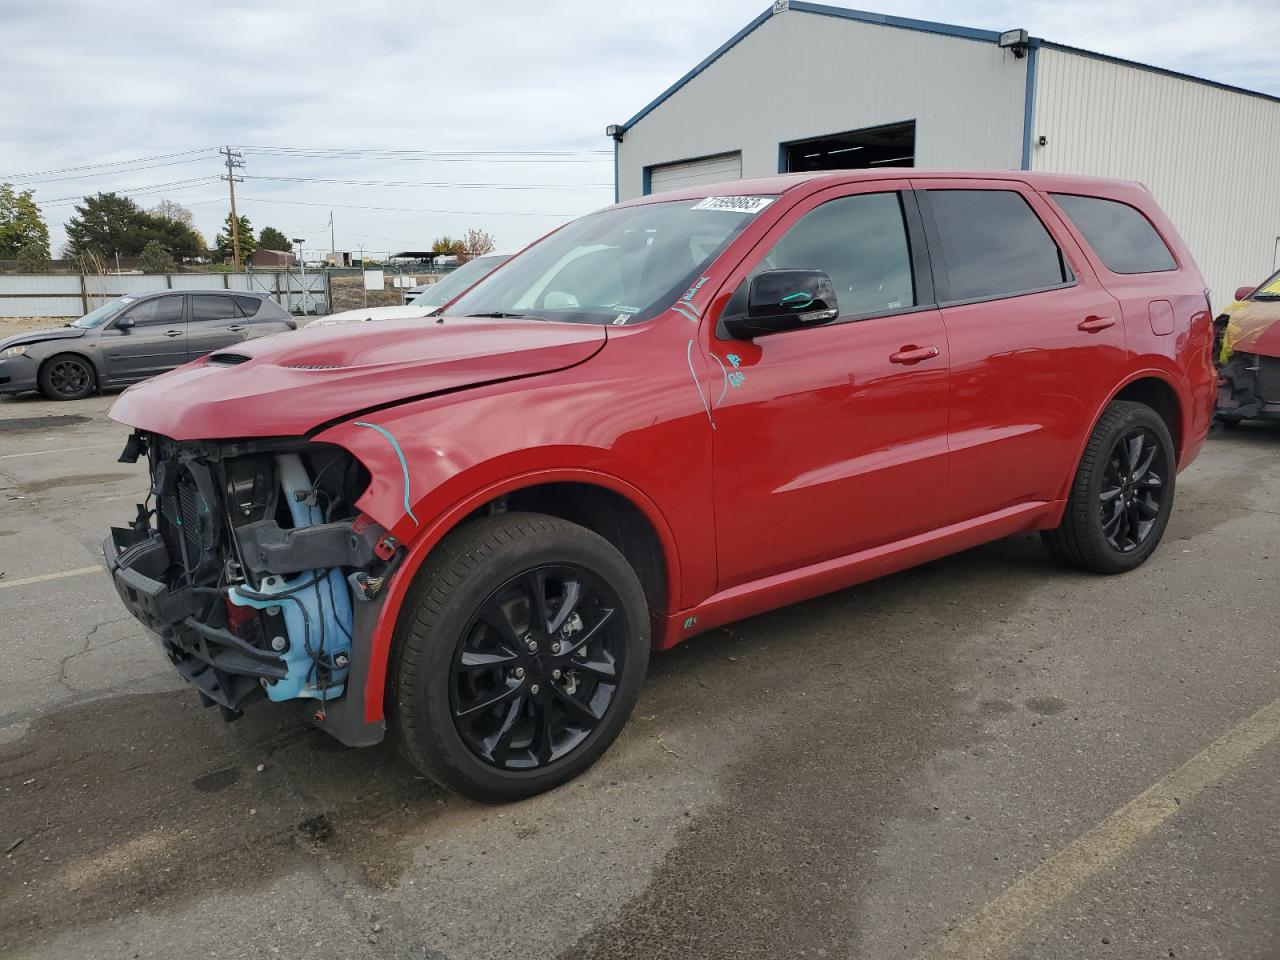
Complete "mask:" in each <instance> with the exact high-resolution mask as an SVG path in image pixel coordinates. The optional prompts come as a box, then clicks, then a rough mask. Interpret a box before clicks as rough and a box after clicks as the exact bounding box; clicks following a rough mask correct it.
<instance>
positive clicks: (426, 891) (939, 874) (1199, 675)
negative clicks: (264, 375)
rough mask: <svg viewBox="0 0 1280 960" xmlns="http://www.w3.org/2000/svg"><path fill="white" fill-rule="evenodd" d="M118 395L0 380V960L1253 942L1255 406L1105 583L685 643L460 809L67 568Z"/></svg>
mask: <svg viewBox="0 0 1280 960" xmlns="http://www.w3.org/2000/svg"><path fill="white" fill-rule="evenodd" d="M112 399H113V398H112V397H96V398H92V399H90V400H87V401H83V402H81V403H53V402H49V401H45V400H42V399H38V398H34V397H32V396H23V397H19V398H8V399H0V570H2V571H3V577H0V611H2V613H3V615H2V616H0V649H2V650H3V651H4V653H5V656H4V660H3V666H2V667H0V690H2V691H3V693H2V694H0V811H2V815H0V851H6V850H7V853H5V855H4V857H3V859H0V953H3V954H4V955H6V956H13V957H30V958H67V957H93V958H116V957H119V958H134V957H144V958H145V957H156V958H161V957H165V958H167V957H173V956H178V955H186V956H201V957H209V958H241V957H275V956H280V957H300V956H306V957H309V958H316V960H320V958H329V957H333V958H339V957H341V958H347V957H365V956H367V957H448V958H453V960H472V958H482V957H494V958H497V957H513V956H523V957H554V956H565V957H581V958H594V957H642V958H648V957H699V958H719V957H752V958H755V957H759V958H779V957H786V958H795V957H832V958H834V957H859V958H862V957H866V958H885V957H905V958H913V957H1010V958H1013V957H1017V958H1023V957H1025V958H1031V957H1034V958H1037V960H1056V958H1062V960H1066V958H1083V957H1090V958H1096V957H1115V958H1123V960H1130V958H1170V957H1177V958H1205V957H1221V958H1231V960H1247V958H1257V960H1274V958H1276V957H1277V956H1280V797H1278V795H1277V793H1276V790H1275V784H1276V782H1277V780H1280V738H1278V736H1277V735H1278V734H1280V700H1278V698H1280V673H1278V672H1277V651H1278V644H1277V623H1280V618H1278V617H1277V614H1278V613H1280V598H1278V597H1277V593H1276V582H1277V578H1276V574H1277V567H1278V565H1280V563H1278V561H1280V469H1278V468H1280V430H1277V429H1274V428H1269V427H1261V426H1251V425H1250V426H1246V427H1245V428H1244V429H1242V430H1240V431H1238V432H1237V433H1235V434H1231V435H1226V436H1221V437H1215V438H1213V439H1212V440H1211V441H1210V443H1209V445H1208V446H1207V447H1206V449H1205V451H1204V453H1203V454H1202V455H1201V457H1200V459H1199V460H1198V461H1197V462H1196V463H1195V464H1194V465H1193V466H1192V467H1191V468H1190V469H1189V470H1188V471H1187V472H1186V473H1184V474H1183V475H1182V477H1181V478H1180V480H1179V484H1180V489H1179V491H1178V506H1177V508H1176V510H1175V514H1174V517H1173V521H1172V523H1171V524H1170V527H1169V531H1168V534H1167V536H1166V538H1165V542H1164V544H1163V545H1162V547H1161V549H1160V550H1159V551H1158V552H1157V554H1156V555H1155V557H1154V558H1153V559H1152V561H1151V562H1149V563H1148V564H1147V565H1146V566H1144V567H1143V568H1141V569H1140V570H1138V571H1136V572H1134V573H1132V574H1129V575H1127V576H1124V577H1119V578H1108V579H1102V578H1096V577H1092V576H1087V575H1082V574H1073V573H1066V572H1063V571H1061V570H1059V569H1057V568H1055V567H1054V566H1052V565H1051V564H1050V563H1049V561H1048V560H1047V559H1046V557H1045V556H1044V555H1043V553H1042V552H1041V549H1040V546H1039V543H1038V541H1037V539H1036V538H1035V537H1016V538H1013V539H1009V540H1005V541H1001V542H999V543H995V544H991V545H989V546H986V547H983V548H980V549H977V550H973V551H970V552H968V553H965V554H963V555H960V556H956V557H952V558H950V559H947V560H943V561H939V562H936V563H932V564H929V565H927V566H925V567H922V568H919V569H916V570H913V571H910V572H907V573H904V574H900V575H897V576H894V577H890V578H888V579H885V580H882V581H879V582H877V583H873V584H868V585H866V586H862V587H858V588H856V589H852V590H846V591H843V592H840V593H836V594H832V595H830V596H827V597H823V598H821V599H818V600H814V601H812V602H809V603H805V604H802V605H799V606H796V607H792V608H789V609H786V610H781V611H777V612H775V613H771V614H767V615H765V616H761V617H757V618H754V619H752V620H748V621H744V622H741V623H738V624H735V625H733V626H732V628H730V629H727V630H718V631H715V632H713V633H710V634H706V635H703V636H701V637H698V638H696V639H694V640H692V641H690V642H688V643H686V644H685V645H683V646H682V647H681V648H678V649H677V650H675V651H674V652H672V653H670V654H666V655H661V656H657V657H655V658H654V662H653V665H652V669H651V674H650V679H649V681H648V684H647V687H646V692H645V694H644V696H643V697H642V700H641V702H640V705H639V707H638V708H637V710H636V713H635V716H634V718H633V719H632V721H631V723H630V725H629V726H628V728H627V730H626V731H625V732H624V734H623V736H622V737H621V739H620V740H619V741H618V743H617V744H616V745H615V746H614V747H613V749H612V750H611V751H610V752H609V753H608V754H607V755H606V757H605V758H604V760H603V761H602V762H601V763H600V764H598V765H597V766H596V767H595V768H594V769H593V770H592V771H590V772H589V773H588V774H587V775H586V776H585V777H583V778H581V779H580V780H579V781H577V782H575V783H573V784H572V785H570V786H568V787H566V788H563V789H561V790H559V791H556V792H553V793H551V794H549V795H545V796H542V797H539V798H536V799H534V800H531V801H528V802H525V803H521V804H517V805H512V806H506V807H485V806H480V805H476V804H473V803H469V802H466V801H462V800H458V799H456V798H454V797H451V796H449V795H446V794H444V793H442V792H441V791H440V790H438V789H436V788H435V787H433V786H432V785H431V784H429V783H425V782H423V781H421V780H420V779H417V778H416V777H415V775H414V773H413V771H412V770H411V769H410V768H409V767H408V766H407V765H406V764H405V763H404V762H402V761H401V760H400V759H399V758H398V757H397V755H396V753H395V752H394V750H393V749H392V748H390V747H388V746H383V747H378V748H373V749H369V750H364V751H351V750H347V749H345V748H342V747H340V746H338V745H337V744H336V743H334V742H332V741H331V740H329V739H328V738H327V737H326V736H324V735H323V734H320V733H318V732H315V731H313V730H311V729H309V728H308V727H307V726H306V725H305V724H303V723H301V722H300V721H299V720H298V718H297V716H296V715H295V714H293V713H291V712H290V711H289V710H287V709H258V710H254V711H251V712H250V713H249V714H247V715H246V716H245V717H244V718H243V719H242V720H240V721H239V722H237V723H234V724H225V723H223V722H222V721H221V720H220V719H219V718H218V716H217V714H216V713H214V712H212V711H206V710H203V709H202V708H201V707H200V706H199V704H198V702H197V699H196V697H195V695H194V694H192V693H190V692H188V691H187V690H185V689H182V688H181V685H180V682H179V681H177V680H176V677H175V676H174V675H173V674H171V672H170V670H169V669H168V668H167V666H166V662H165V661H164V659H163V658H162V656H161V655H160V653H159V651H158V650H157V649H156V648H155V647H154V646H153V645H152V643H151V642H150V641H149V640H148V639H147V637H146V636H145V634H144V633H143V631H142V630H141V628H140V627H139V626H138V625H137V624H136V623H135V622H134V621H133V620H132V619H131V618H129V617H128V616H127V615H126V614H125V611H124V609H123V608H122V607H121V606H120V604H119V601H118V599H117V598H116V596H115V594H114V591H113V589H112V588H111V586H110V584H109V583H108V580H107V578H106V575H105V573H104V572H103V571H101V570H97V569H92V568H94V567H96V566H98V565H100V563H101V555H100V552H99V543H100V541H101V539H102V537H103V536H104V535H105V534H106V532H107V529H108V527H109V526H110V525H111V524H112V523H123V522H124V521H125V520H126V519H127V518H128V517H129V515H130V514H131V512H132V509H133V503H134V502H135V500H137V499H138V498H139V497H140V496H141V494H142V492H143V490H144V487H145V479H144V470H143V466H142V465H141V464H138V465H126V464H120V463H117V462H116V460H115V458H116V455H117V453H118V451H119V449H120V447H121V445H122V442H123V438H124V436H125V430H124V429H123V428H121V427H119V426H117V425H115V424H113V423H111V422H110V421H109V420H107V419H106V416H105V411H106V410H107V408H108V407H109V406H110V403H111V400H112ZM1188 761H1190V763H1188ZM1184 765H1185V766H1184ZM175 944H181V945H182V946H181V947H176V946H175Z"/></svg>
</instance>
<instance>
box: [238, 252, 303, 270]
mask: <svg viewBox="0 0 1280 960" xmlns="http://www.w3.org/2000/svg"><path fill="white" fill-rule="evenodd" d="M249 265H250V266H252V267H296V266H297V265H298V258H297V257H295V256H294V255H293V254H292V253H290V252H289V251H288V250H255V251H253V253H251V254H249Z"/></svg>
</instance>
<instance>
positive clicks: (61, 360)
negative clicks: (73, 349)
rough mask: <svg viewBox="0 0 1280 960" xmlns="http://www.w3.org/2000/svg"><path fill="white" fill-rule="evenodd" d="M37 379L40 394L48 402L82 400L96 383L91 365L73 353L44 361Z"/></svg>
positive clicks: (95, 375)
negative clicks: (47, 399)
mask: <svg viewBox="0 0 1280 960" xmlns="http://www.w3.org/2000/svg"><path fill="white" fill-rule="evenodd" d="M37 379H38V381H39V384H40V392H41V393H43V394H44V395H45V396H46V397H48V398H49V399H50V400H83V399H84V398H85V397H87V396H89V394H91V393H93V388H94V387H95V386H97V383H98V377H97V374H96V373H94V370H93V364H92V363H90V362H89V361H88V360H86V359H85V358H84V357H79V356H76V355H75V354H73V353H60V354H58V355H57V356H56V357H53V358H51V359H49V360H46V361H45V363H44V366H42V367H41V368H40V376H39V377H38V378H37Z"/></svg>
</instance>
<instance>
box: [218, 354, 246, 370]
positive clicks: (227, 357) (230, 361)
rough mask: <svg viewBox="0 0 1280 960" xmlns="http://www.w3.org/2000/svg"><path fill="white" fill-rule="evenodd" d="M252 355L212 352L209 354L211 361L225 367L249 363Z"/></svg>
mask: <svg viewBox="0 0 1280 960" xmlns="http://www.w3.org/2000/svg"><path fill="white" fill-rule="evenodd" d="M250 359H252V358H251V357H247V356H245V355H244V354H243V353H211V354H209V362H210V363H218V364H222V365H223V366H224V367H234V366H235V365H236V364H238V363H248V362H249V360H250Z"/></svg>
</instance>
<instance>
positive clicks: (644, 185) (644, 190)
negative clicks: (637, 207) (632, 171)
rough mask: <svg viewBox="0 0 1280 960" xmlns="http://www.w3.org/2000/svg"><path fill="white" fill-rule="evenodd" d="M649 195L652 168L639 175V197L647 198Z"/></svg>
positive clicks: (651, 191)
mask: <svg viewBox="0 0 1280 960" xmlns="http://www.w3.org/2000/svg"><path fill="white" fill-rule="evenodd" d="M677 162H678V161H677ZM651 193H653V167H652V166H648V167H645V168H644V170H643V171H641V174H640V196H642V197H647V196H648V195H649V194H651Z"/></svg>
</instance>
